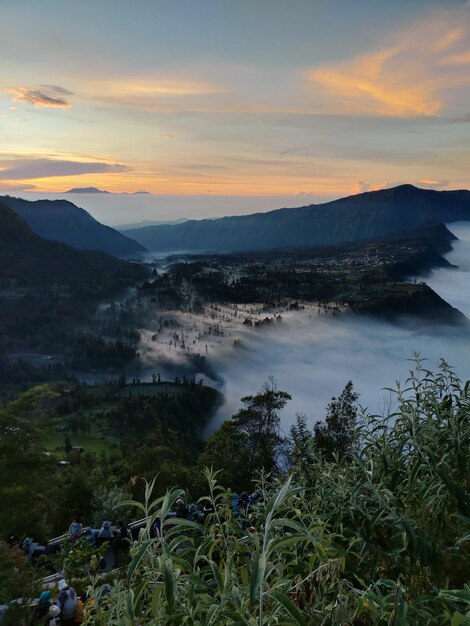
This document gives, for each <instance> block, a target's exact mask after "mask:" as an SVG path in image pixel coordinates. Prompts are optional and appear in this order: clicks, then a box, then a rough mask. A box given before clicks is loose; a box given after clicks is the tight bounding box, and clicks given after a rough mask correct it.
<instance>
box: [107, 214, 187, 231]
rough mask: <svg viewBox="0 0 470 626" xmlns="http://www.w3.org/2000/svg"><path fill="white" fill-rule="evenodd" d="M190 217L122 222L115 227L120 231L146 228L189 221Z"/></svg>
mask: <svg viewBox="0 0 470 626" xmlns="http://www.w3.org/2000/svg"><path fill="white" fill-rule="evenodd" d="M187 221H188V219H187V218H186V217H181V218H180V219H178V220H143V221H142V222H137V223H136V224H120V225H119V226H115V227H114V228H115V229H116V230H119V231H124V232H125V231H127V230H131V229H136V228H145V227H146V226H161V225H162V224H169V225H173V224H182V223H183V222H187Z"/></svg>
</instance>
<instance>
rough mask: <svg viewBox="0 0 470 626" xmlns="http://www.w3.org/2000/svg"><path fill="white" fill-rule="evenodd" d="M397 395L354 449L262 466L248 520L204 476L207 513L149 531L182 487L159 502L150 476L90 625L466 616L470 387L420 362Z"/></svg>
mask: <svg viewBox="0 0 470 626" xmlns="http://www.w3.org/2000/svg"><path fill="white" fill-rule="evenodd" d="M395 393H396V398H397V410H396V412H394V413H393V414H391V415H389V416H387V417H385V418H384V417H377V416H365V417H364V419H363V420H362V422H361V424H357V425H356V426H355V429H354V438H355V442H356V443H355V446H354V447H353V448H352V449H351V450H350V451H349V453H347V454H343V455H334V454H333V455H332V456H331V457H329V456H325V455H318V454H317V455H311V456H308V455H307V457H305V454H304V455H303V458H307V459H308V461H307V462H303V463H296V464H295V465H294V466H293V467H292V468H291V470H290V472H289V475H288V476H285V477H278V478H274V479H273V478H271V479H270V480H269V481H267V480H266V479H265V478H264V477H261V479H260V480H259V490H260V493H261V494H262V497H261V499H260V500H259V501H258V503H257V504H256V505H255V506H254V507H253V510H252V512H251V513H252V516H251V517H250V520H249V523H248V521H247V520H245V519H243V518H240V516H239V514H238V513H237V512H236V511H234V509H233V508H232V501H231V494H230V492H229V491H226V490H225V489H224V488H222V487H220V486H218V485H217V482H216V478H215V476H214V475H213V474H211V473H207V476H206V478H207V481H208V491H209V498H210V500H211V501H212V504H213V506H214V509H215V512H214V513H213V514H211V516H210V519H208V520H206V523H205V524H204V525H199V524H195V523H194V522H191V521H189V520H181V519H178V518H171V519H168V520H167V521H166V522H165V524H164V525H163V529H161V530H160V532H159V534H158V535H157V537H155V538H151V536H150V527H151V525H152V523H153V521H154V520H155V519H156V518H160V519H166V518H167V516H168V513H169V511H170V510H171V508H172V506H173V504H174V503H175V501H176V500H177V498H179V497H180V496H181V490H173V491H170V492H168V493H167V494H166V495H165V496H164V497H161V498H157V499H156V500H152V495H151V494H152V488H153V484H149V485H147V489H146V498H145V504H139V503H132V504H133V505H134V506H140V507H141V510H142V515H145V516H146V517H147V526H146V528H145V529H144V530H143V531H142V534H141V536H140V538H139V540H138V541H137V542H135V543H134V544H133V546H132V558H131V563H130V565H129V568H128V570H127V575H126V576H125V577H124V578H121V579H119V580H117V581H116V582H115V583H114V587H113V589H112V591H111V594H110V595H109V596H108V601H107V604H106V605H103V604H102V605H100V604H97V605H96V607H97V610H96V613H95V615H94V616H93V620H92V621H89V622H88V623H90V624H91V623H93V624H96V625H97V626H100V625H104V624H106V625H107V626H108V625H109V626H111V625H116V626H117V625H118V624H119V626H126V625H129V626H131V625H132V626H136V625H137V624H138V625H139V626H150V625H153V624H168V625H169V626H171V625H172V624H174V625H176V624H178V625H179V624H191V625H196V624H198V625H200V626H209V625H210V624H213V625H214V624H217V626H225V625H227V626H229V625H235V624H245V625H247V626H250V625H255V624H256V625H258V626H268V625H269V626H271V625H275V624H284V625H294V624H296V625H307V624H308V625H309V626H310V625H313V626H315V625H317V624H318V625H327V624H329V625H331V626H333V625H338V624H355V625H358V626H366V625H371V624H377V625H381V624H395V625H397V626H398V625H406V624H411V625H421V624H422V625H424V624H432V625H436V626H447V625H448V624H452V626H458V625H459V624H467V623H469V620H470V593H469V587H468V586H467V583H468V577H469V572H470V531H469V528H470V515H469V505H470V496H469V487H470V473H469V467H470V463H469V462H468V461H467V456H468V450H469V449H470V420H469V414H470V384H469V383H467V384H466V385H464V384H462V383H461V382H460V381H459V380H458V379H457V378H456V376H455V375H454V373H453V372H452V370H451V369H450V368H449V367H448V366H447V364H446V363H445V362H442V363H441V365H440V368H439V371H438V372H437V373H432V372H431V371H429V370H427V369H425V368H424V367H423V362H422V361H420V360H418V362H417V366H416V370H415V371H412V372H411V373H410V377H409V379H408V380H407V384H406V386H405V388H400V387H399V388H398V389H397V390H395ZM297 434H299V436H300V435H302V434H305V433H297ZM300 438H301V439H302V441H303V442H304V443H305V442H308V441H309V438H308V437H303V436H302V437H300ZM304 452H305V451H304ZM127 505H129V503H127ZM249 524H251V526H250V525H249ZM97 593H98V592H97V591H95V595H96V594H97Z"/></svg>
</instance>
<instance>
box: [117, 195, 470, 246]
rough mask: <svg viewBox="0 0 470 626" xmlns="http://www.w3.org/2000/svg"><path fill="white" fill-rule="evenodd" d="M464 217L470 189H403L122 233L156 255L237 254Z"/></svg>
mask: <svg viewBox="0 0 470 626" xmlns="http://www.w3.org/2000/svg"><path fill="white" fill-rule="evenodd" d="M466 219H470V191H466V190H462V191H433V190H429V189H418V188H417V187H413V186H412V185H401V186H399V187H394V188H392V189H383V190H380V191H372V192H367V193H362V194H358V195H355V196H349V197H347V198H341V199H339V200H334V201H332V202H327V203H325V204H318V205H309V206H305V207H299V208H293V209H278V210H275V211H268V212H266V213H256V214H254V215H243V216H234V217H224V218H221V219H216V220H212V219H211V220H210V219H206V220H199V221H196V220H190V221H187V222H184V223H183V224H177V225H161V226H148V227H146V228H140V229H135V230H128V231H126V234H127V235H128V236H129V237H132V238H133V239H135V240H136V241H138V242H139V243H141V244H142V245H143V246H145V247H146V248H147V249H149V250H151V251H155V252H165V251H176V250H178V251H185V250H186V251H214V252H235V251H243V250H262V249H273V248H279V247H291V246H292V247H300V246H318V245H336V244H340V243H344V242H353V241H361V240H366V239H374V238H376V239H377V238H382V237H388V236H390V235H393V234H397V233H402V232H408V231H411V230H414V229H416V228H419V227H421V226H428V225H429V226H430V225H435V224H439V223H442V222H452V221H456V220H466Z"/></svg>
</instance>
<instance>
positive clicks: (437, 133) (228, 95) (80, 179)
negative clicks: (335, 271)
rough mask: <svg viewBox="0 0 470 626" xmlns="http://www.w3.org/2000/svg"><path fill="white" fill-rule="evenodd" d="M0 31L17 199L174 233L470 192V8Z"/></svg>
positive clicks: (118, 18)
mask: <svg viewBox="0 0 470 626" xmlns="http://www.w3.org/2000/svg"><path fill="white" fill-rule="evenodd" d="M0 29H1V31H0V32H1V33H2V36H1V37H0V58H1V59H2V65H1V67H2V71H1V73H0V192H3V193H10V194H12V195H20V196H22V197H52V196H53V195H54V194H59V195H61V194H63V192H64V191H66V190H68V189H69V188H73V187H88V186H95V187H99V188H100V189H105V190H108V191H111V192H113V193H116V194H117V193H133V192H136V191H139V190H145V191H147V192H149V193H151V194H153V195H154V196H156V197H158V198H159V199H160V200H161V199H162V198H163V200H164V199H165V197H166V198H168V204H167V206H168V207H172V208H170V209H168V210H167V211H166V213H167V214H168V215H166V214H165V216H166V219H170V218H171V217H182V216H183V217H193V216H194V215H197V216H199V215H202V213H203V211H202V210H201V211H200V210H199V209H197V206H199V205H200V204H201V198H202V199H203V200H204V199H205V198H209V201H208V203H207V204H208V206H210V207H211V208H210V211H209V209H208V210H207V211H206V213H207V212H210V213H211V215H214V214H220V215H221V214H226V213H227V212H236V211H237V210H242V211H245V212H247V211H252V210H255V209H256V210H263V209H267V208H275V207H276V206H284V205H288V206H296V205H302V204H307V203H308V202H312V201H322V200H325V199H331V198H335V197H341V196H345V195H349V194H352V193H358V192H361V191H366V190H369V189H379V188H382V187H386V186H392V185H395V184H399V183H413V184H417V185H420V186H422V187H430V188H435V189H455V188H468V187H470V170H469V168H468V164H469V163H470V1H469V0H445V1H442V0H439V1H433V0H413V1H412V2H410V1H409V0H394V1H393V2H391V1H390V0H359V1H357V2H352V1H351V0H323V1H322V0H282V1H281V0H198V1H194V0H167V1H163V0H162V1H159V0H134V1H133V2H129V1H128V0H99V1H98V0H80V2H72V1H70V2H64V1H63V0H41V2H38V1H36V0H1V2H0ZM51 194H52V195H51ZM211 197H214V198H215V200H213V201H212V203H211V202H210V198H211ZM176 198H180V199H181V198H182V200H181V202H177V201H176V200H175V199H176ZM86 203H88V205H89V204H90V203H91V204H92V205H93V202H92V201H91V200H90V199H89V198H88V199H87V201H86ZM198 203H199V204H198ZM276 203H279V204H276ZM161 204H162V202H159V206H161ZM163 204H164V202H163ZM108 205H109V206H108ZM108 205H107V207H108V208H106V209H103V208H100V211H101V213H104V214H106V213H108V219H107V220H106V219H105V220H104V221H108V222H109V223H119V222H123V221H125V220H123V217H124V215H123V210H119V212H118V213H116V214H115V215H114V216H113V215H111V213H112V210H113V209H112V205H111V203H110V202H108ZM100 206H101V205H100ZM146 206H150V205H149V204H148V201H147V205H146ZM230 207H232V208H230ZM87 208H89V207H88V206H87ZM157 213H158V211H156V212H154V213H152V209H151V208H148V209H146V210H145V211H140V212H139V210H138V209H136V210H135V211H134V212H133V215H132V216H131V218H130V219H129V220H128V221H135V220H136V219H138V218H139V217H141V218H143V219H149V218H151V217H152V216H154V217H156V216H157ZM100 215H101V214H100ZM158 216H160V217H161V215H160V214H158Z"/></svg>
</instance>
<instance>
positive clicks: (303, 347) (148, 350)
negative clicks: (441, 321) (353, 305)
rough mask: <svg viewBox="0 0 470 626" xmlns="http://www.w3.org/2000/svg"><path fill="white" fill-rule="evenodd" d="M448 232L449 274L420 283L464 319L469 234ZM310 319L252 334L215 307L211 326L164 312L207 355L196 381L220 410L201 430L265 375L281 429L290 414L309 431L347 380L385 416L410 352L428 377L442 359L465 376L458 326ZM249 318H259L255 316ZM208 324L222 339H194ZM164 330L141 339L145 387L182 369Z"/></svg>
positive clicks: (464, 336)
mask: <svg viewBox="0 0 470 626" xmlns="http://www.w3.org/2000/svg"><path fill="white" fill-rule="evenodd" d="M451 230H452V232H454V233H455V234H456V235H457V236H458V237H459V240H458V241H454V242H453V249H452V250H451V251H450V252H449V253H448V254H447V255H446V258H447V260H448V261H450V262H451V263H453V264H456V265H458V266H459V267H458V269H456V268H439V269H437V270H434V271H432V272H431V273H430V275H429V277H427V278H426V279H425V280H426V282H428V283H429V284H430V286H431V287H432V288H433V289H435V290H436V292H437V293H438V294H439V295H441V296H442V297H443V298H444V299H445V300H447V301H449V302H450V304H452V305H453V306H455V307H457V308H459V309H460V310H461V311H462V312H464V313H465V314H466V315H467V316H468V315H470V271H469V268H470V226H469V225H468V224H463V223H458V224H452V225H451ZM417 280H418V281H419V280H423V278H421V277H420V278H418V279H417ZM245 310H246V311H249V310H250V309H249V307H246V309H245ZM251 310H252V309H251ZM318 311H319V309H318V308H317V306H315V305H312V306H307V308H306V310H305V311H291V312H288V313H283V314H282V321H279V322H275V323H273V324H266V325H263V326H260V327H257V328H253V327H250V326H248V327H247V326H244V325H243V324H242V323H241V322H242V315H241V310H240V311H239V317H238V322H237V321H236V320H235V318H231V320H230V322H229V321H228V319H229V316H230V315H231V314H233V309H232V310H230V308H228V309H227V310H224V309H223V307H222V308H221V309H220V311H219V312H218V314H217V316H218V319H217V321H215V320H210V319H207V318H206V319H204V317H203V316H202V317H200V316H192V315H188V314H185V315H183V314H178V313H173V316H175V319H177V320H178V324H181V325H182V327H183V328H185V329H186V331H183V334H184V333H186V336H187V339H188V341H187V343H188V346H189V348H190V351H194V352H200V354H201V355H206V357H207V361H208V364H209V366H210V370H209V371H210V375H207V373H206V374H202V377H203V379H204V380H205V382H207V383H208V384H212V385H215V386H216V387H217V388H219V389H220V390H221V391H222V392H223V394H224V403H223V405H222V406H221V407H220V409H219V410H218V412H217V415H216V417H215V419H214V421H213V423H212V424H211V428H210V430H213V429H215V428H216V427H217V426H218V425H219V424H220V423H221V422H222V421H223V420H225V419H228V418H230V417H231V415H233V414H234V413H235V412H236V411H237V410H238V409H239V408H240V398H241V397H242V396H245V395H249V394H253V393H256V392H257V391H258V390H259V389H260V388H261V386H262V385H263V383H264V382H265V381H266V380H267V379H268V377H269V376H273V377H274V378H275V379H276V381H277V384H278V387H279V388H280V389H283V390H286V391H288V392H289V393H290V394H291V395H292V400H291V401H290V402H289V403H288V405H287V407H286V408H285V409H284V411H283V415H282V418H283V427H284V429H285V430H288V429H289V427H290V425H291V424H292V423H293V422H294V421H295V415H296V413H304V414H305V415H306V416H307V417H308V421H309V423H310V424H311V425H313V423H314V422H315V421H317V420H318V419H322V418H323V417H324V415H325V408H326V406H327V404H328V402H329V401H330V399H331V397H332V396H336V395H338V394H339V393H340V392H341V391H342V389H343V387H344V386H345V384H346V383H347V382H348V381H349V380H351V381H352V382H353V384H354V387H355V389H356V390H357V391H358V392H359V393H360V404H361V405H362V406H364V407H367V409H368V410H369V411H370V412H371V413H379V414H380V413H381V412H382V411H383V410H384V408H388V406H389V402H390V397H391V396H390V393H389V392H388V391H385V390H384V388H385V387H394V386H395V381H397V380H399V381H401V383H402V386H403V385H404V384H405V379H406V378H407V376H408V372H409V370H410V369H413V363H411V362H410V361H409V359H411V358H412V357H413V353H415V352H416V353H420V354H421V356H422V357H424V358H426V359H428V361H427V362H426V363H425V367H429V368H430V369H435V368H436V367H437V365H438V363H439V360H440V359H441V358H444V359H445V360H446V361H447V362H448V363H449V364H450V365H451V366H454V367H455V369H456V372H457V374H458V375H459V376H461V377H462V378H463V379H466V378H469V377H470V331H469V330H467V329H465V328H455V327H450V326H447V325H433V324H430V323H428V322H426V321H422V320H419V319H414V320H410V319H408V320H403V323H399V324H392V323H390V322H387V321H382V320H381V319H378V318H374V317H371V316H364V315H355V314H353V313H351V312H342V313H340V314H336V315H332V314H331V313H325V312H323V309H322V310H321V313H319V312H318ZM214 315H215V314H214ZM257 317H258V318H260V319H262V317H263V314H261V313H260V315H258V316H257ZM269 317H273V315H270V316H269ZM224 318H226V320H227V321H226V322H225V321H224ZM211 323H213V324H214V325H215V324H220V328H222V329H223V331H224V334H223V335H218V334H215V335H213V334H211V335H210V336H209V338H208V337H206V336H203V335H201V329H202V328H204V327H206V328H207V327H208V326H210V325H211ZM173 332H174V331H171V332H170V333H169V334H168V335H167V336H166V337H165V339H164V340H161V341H159V342H157V343H153V342H151V341H150V336H149V333H148V332H147V333H145V332H144V334H143V357H144V361H145V366H146V368H147V367H148V369H147V370H146V375H145V377H146V378H147V379H149V380H150V378H151V373H153V372H155V371H156V368H157V369H159V371H161V372H162V375H164V374H165V363H166V366H167V367H168V364H171V365H172V367H171V368H170V369H168V370H167V371H168V374H169V375H172V376H173V375H174V372H175V371H177V370H175V367H176V368H177V367H178V364H180V365H181V367H182V368H183V369H182V370H181V371H187V367H186V365H187V362H186V360H185V358H184V356H183V354H182V353H181V352H178V350H177V349H176V345H174V344H172V346H170V347H168V344H169V342H170V341H171V336H172V333H173ZM178 332H180V333H181V330H179V331H178ZM236 340H238V341H237V343H236V345H235V346H234V342H235V341H236ZM193 342H195V343H194V344H193ZM206 346H207V349H206ZM211 377H212V378H211ZM392 397H393V396H392Z"/></svg>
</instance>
